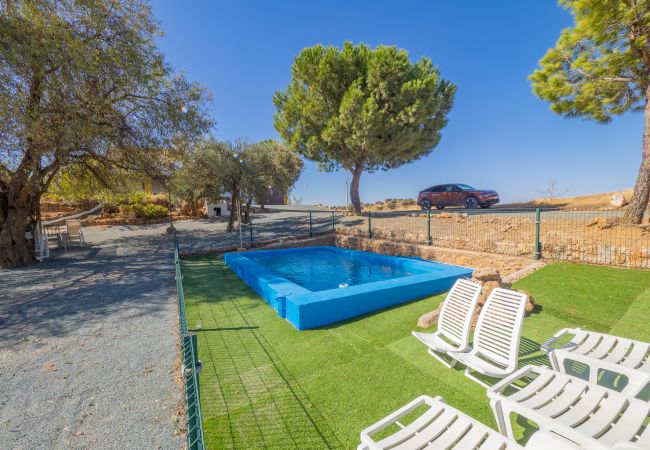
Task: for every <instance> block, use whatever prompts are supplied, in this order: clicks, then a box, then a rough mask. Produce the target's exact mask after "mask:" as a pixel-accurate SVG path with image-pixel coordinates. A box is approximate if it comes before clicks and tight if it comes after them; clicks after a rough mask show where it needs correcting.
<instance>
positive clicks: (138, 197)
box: [126, 191, 149, 205]
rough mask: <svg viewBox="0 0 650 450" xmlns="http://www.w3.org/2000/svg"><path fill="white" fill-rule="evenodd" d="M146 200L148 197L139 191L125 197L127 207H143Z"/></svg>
mask: <svg viewBox="0 0 650 450" xmlns="http://www.w3.org/2000/svg"><path fill="white" fill-rule="evenodd" d="M148 199H149V195H147V194H145V193H144V192H141V191H135V192H131V193H130V194H129V195H128V196H127V199H126V201H127V203H128V204H129V205H145V204H146V203H147V200H148Z"/></svg>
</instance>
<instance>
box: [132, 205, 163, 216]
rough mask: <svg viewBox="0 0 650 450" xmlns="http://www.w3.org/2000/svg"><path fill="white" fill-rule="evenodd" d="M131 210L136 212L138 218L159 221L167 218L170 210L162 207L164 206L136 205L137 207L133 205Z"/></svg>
mask: <svg viewBox="0 0 650 450" xmlns="http://www.w3.org/2000/svg"><path fill="white" fill-rule="evenodd" d="M131 209H132V210H133V211H134V212H135V214H136V216H137V217H142V218H145V219H158V218H160V217H165V216H166V215H167V214H169V209H168V208H167V207H166V206H162V205H154V204H148V205H140V204H135V205H131Z"/></svg>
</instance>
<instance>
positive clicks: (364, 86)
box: [274, 42, 456, 213]
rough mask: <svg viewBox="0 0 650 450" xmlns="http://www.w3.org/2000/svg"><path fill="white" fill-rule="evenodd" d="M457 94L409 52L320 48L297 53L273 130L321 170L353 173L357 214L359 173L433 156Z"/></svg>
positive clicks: (425, 61) (427, 62) (428, 62)
mask: <svg viewBox="0 0 650 450" xmlns="http://www.w3.org/2000/svg"><path fill="white" fill-rule="evenodd" d="M455 91H456V86H455V85H454V84H452V83H450V82H448V81H446V80H444V79H442V78H441V77H440V73H439V71H438V69H437V68H436V67H435V66H433V64H432V63H431V60H430V59H429V58H422V59H420V60H419V61H417V62H411V61H410V60H409V55H408V53H407V52H406V50H401V49H397V48H396V47H389V46H383V45H380V46H378V47H376V48H374V49H371V48H369V47H368V46H366V45H363V44H359V45H353V44H351V43H350V42H346V43H345V44H344V45H343V48H342V49H339V48H336V47H324V46H322V45H317V46H315V47H310V48H305V49H303V50H302V51H301V52H300V54H299V55H298V56H297V57H296V59H295V61H294V64H293V66H292V68H291V82H290V84H289V86H288V87H287V88H286V89H285V90H284V91H282V92H276V94H275V97H274V102H275V106H276V114H275V128H276V129H277V130H278V132H279V133H280V135H281V136H282V138H283V139H284V140H285V141H286V143H287V144H288V146H289V147H290V148H291V149H293V150H294V151H297V152H298V153H300V154H301V155H304V156H305V157H307V158H308V159H311V160H313V161H317V162H318V163H319V167H320V169H322V170H326V171H334V170H339V169H345V170H347V171H349V172H350V173H351V174H352V183H351V185H350V198H351V201H352V204H353V206H354V209H355V211H356V212H357V213H359V212H360V211H361V200H360V198H359V180H360V178H361V174H362V173H363V172H364V171H366V172H372V171H375V170H378V169H383V170H388V169H392V168H395V167H399V166H401V165H403V164H406V163H409V162H412V161H414V160H417V159H419V158H421V157H422V156H425V155H427V154H429V153H430V152H431V151H432V149H433V148H434V147H435V146H436V145H438V143H439V142H440V138H441V130H442V128H443V127H444V126H445V125H446V124H447V114H448V113H449V111H450V110H451V107H452V103H453V98H454V93H455Z"/></svg>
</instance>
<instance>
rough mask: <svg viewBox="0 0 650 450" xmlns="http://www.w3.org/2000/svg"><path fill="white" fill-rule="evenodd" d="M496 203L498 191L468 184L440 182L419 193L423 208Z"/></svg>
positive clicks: (475, 205)
mask: <svg viewBox="0 0 650 450" xmlns="http://www.w3.org/2000/svg"><path fill="white" fill-rule="evenodd" d="M496 203H499V194H497V192H496V191H485V190H482V189H474V188H473V187H471V186H468V185H466V184H439V185H437V186H431V187H430V188H427V189H424V190H422V191H420V193H419V194H418V205H420V207H421V208H422V209H431V207H433V206H435V207H436V208H438V209H442V208H444V207H445V206H464V207H465V208H472V209H474V208H479V207H480V208H489V207H490V206H492V205H494V204H496Z"/></svg>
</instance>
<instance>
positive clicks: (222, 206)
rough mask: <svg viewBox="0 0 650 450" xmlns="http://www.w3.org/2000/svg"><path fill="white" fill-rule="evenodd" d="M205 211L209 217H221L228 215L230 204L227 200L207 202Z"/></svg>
mask: <svg viewBox="0 0 650 450" xmlns="http://www.w3.org/2000/svg"><path fill="white" fill-rule="evenodd" d="M205 211H206V213H207V214H208V217H210V218H212V217H221V216H227V215H228V204H227V203H226V202H217V203H210V202H205Z"/></svg>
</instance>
